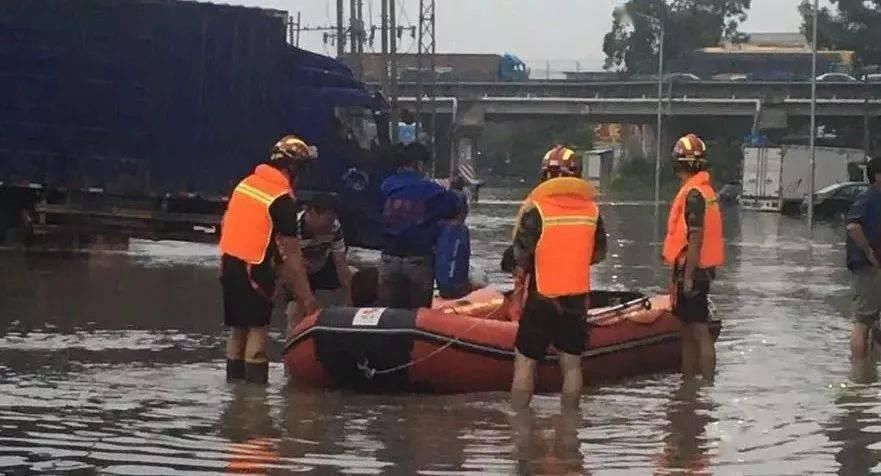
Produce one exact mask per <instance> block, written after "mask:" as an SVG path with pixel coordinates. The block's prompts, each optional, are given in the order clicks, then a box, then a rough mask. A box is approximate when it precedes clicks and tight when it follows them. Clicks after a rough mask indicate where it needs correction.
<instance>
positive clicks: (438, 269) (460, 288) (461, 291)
mask: <svg viewBox="0 0 881 476" xmlns="http://www.w3.org/2000/svg"><path fill="white" fill-rule="evenodd" d="M464 188H465V179H464V178H463V177H462V176H460V175H456V176H455V177H453V178H452V179H451V180H450V191H451V192H453V193H455V194H456V196H457V197H458V198H459V202H460V203H459V207H460V213H459V215H458V216H456V217H455V218H453V219H450V220H444V221H442V222H441V223H440V230H439V232H438V237H437V243H436V245H435V251H434V280H435V282H436V283H437V288H438V295H439V296H440V297H441V298H443V299H459V298H461V297H464V296H465V295H467V294H468V293H470V292H471V291H472V290H473V287H472V284H471V280H470V278H469V272H470V268H471V266H470V264H471V235H470V232H469V230H468V225H466V224H465V220H466V219H467V218H468V196H467V195H465V191H464Z"/></svg>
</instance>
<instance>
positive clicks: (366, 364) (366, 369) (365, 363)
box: [357, 319, 487, 380]
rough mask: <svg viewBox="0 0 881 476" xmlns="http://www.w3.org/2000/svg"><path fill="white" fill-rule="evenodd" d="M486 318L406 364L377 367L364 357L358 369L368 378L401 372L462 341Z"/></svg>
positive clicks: (478, 320)
mask: <svg viewBox="0 0 881 476" xmlns="http://www.w3.org/2000/svg"><path fill="white" fill-rule="evenodd" d="M486 320H487V319H477V321H476V322H475V323H474V324H472V325H471V327H469V328H468V329H465V332H463V333H462V334H460V337H453V338H449V337H448V338H447V340H448V341H447V343H446V344H444V345H442V346H440V347H438V348H437V349H435V350H433V351H431V352H430V353H429V354H428V355H426V356H424V357H421V358H419V359H416V360H411V361H410V362H407V363H406V364H401V365H396V366H394V367H391V368H388V369H375V368H373V367H371V366H370V361H369V360H368V359H367V357H364V358H363V359H361V361H360V362H358V364H357V365H358V370H360V371H361V372H363V373H364V377H365V378H367V380H370V379H372V378H373V377H375V376H377V375H384V374H390V373H394V372H400V371H401V370H405V369H408V368H410V367H412V366H414V365H416V364H418V363H420V362H424V361H426V360H428V359H430V358H432V357H434V356H435V355H437V354H439V353H441V351H443V350H446V349H448V348H449V347H450V346H451V345H453V344H455V343H457V342H462V337H461V336H464V335H465V334H468V333H469V332H471V331H472V330H473V329H474V328H475V327H477V326H479V325H480V324H483V323H484V322H485V321H486Z"/></svg>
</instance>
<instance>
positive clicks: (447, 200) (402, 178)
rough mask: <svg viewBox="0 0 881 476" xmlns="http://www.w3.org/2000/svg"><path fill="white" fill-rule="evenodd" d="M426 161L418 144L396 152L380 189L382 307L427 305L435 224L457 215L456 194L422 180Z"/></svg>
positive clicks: (431, 284)
mask: <svg viewBox="0 0 881 476" xmlns="http://www.w3.org/2000/svg"><path fill="white" fill-rule="evenodd" d="M429 159H430V154H429V152H428V149H426V148H425V146H424V145H422V144H421V143H418V142H414V143H412V144H410V145H408V146H406V147H403V148H401V149H399V151H398V153H397V161H398V170H397V171H396V173H394V174H393V175H391V176H389V177H388V178H386V179H385V181H384V182H383V183H382V186H381V191H382V196H383V203H384V207H383V230H382V237H383V246H382V258H381V262H380V266H379V300H380V303H381V304H382V305H383V306H386V307H393V308H399V309H416V308H420V307H431V302H432V298H433V297H434V264H433V262H434V246H435V242H436V241H437V234H438V224H439V223H440V221H442V220H447V219H451V218H455V217H456V216H457V215H459V199H458V197H457V196H456V194H455V193H453V192H451V191H449V190H447V189H445V188H443V187H441V186H440V185H439V184H437V183H435V182H434V181H432V180H429V179H427V178H425V177H424V176H423V168H424V165H425V163H426V162H427V161H428V160H429Z"/></svg>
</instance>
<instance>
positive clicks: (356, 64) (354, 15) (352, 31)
mask: <svg viewBox="0 0 881 476" xmlns="http://www.w3.org/2000/svg"><path fill="white" fill-rule="evenodd" d="M360 5H361V0H350V1H349V52H350V56H349V58H350V61H349V66H351V67H352V69H353V70H354V73H355V77H356V78H358V79H362V76H363V70H364V65H363V64H362V62H361V61H362V60H361V53H360V50H361V46H360V45H361V42H363V41H364V24H363V23H361V18H360V17H359V16H358V12H359V11H360V10H361V8H360Z"/></svg>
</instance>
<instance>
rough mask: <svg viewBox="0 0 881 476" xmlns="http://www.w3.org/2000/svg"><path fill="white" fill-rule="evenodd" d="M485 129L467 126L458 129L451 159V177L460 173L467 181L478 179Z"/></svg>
mask: <svg viewBox="0 0 881 476" xmlns="http://www.w3.org/2000/svg"><path fill="white" fill-rule="evenodd" d="M482 137H483V127H475V126H467V127H459V128H457V129H456V134H455V136H454V139H453V150H452V151H451V152H452V154H451V155H452V157H450V175H451V176H452V174H453V173H455V172H459V173H460V174H462V175H463V176H464V177H465V178H466V179H469V180H472V181H473V180H475V179H477V161H478V157H479V156H480V154H481V151H480V142H481V139H482Z"/></svg>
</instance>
